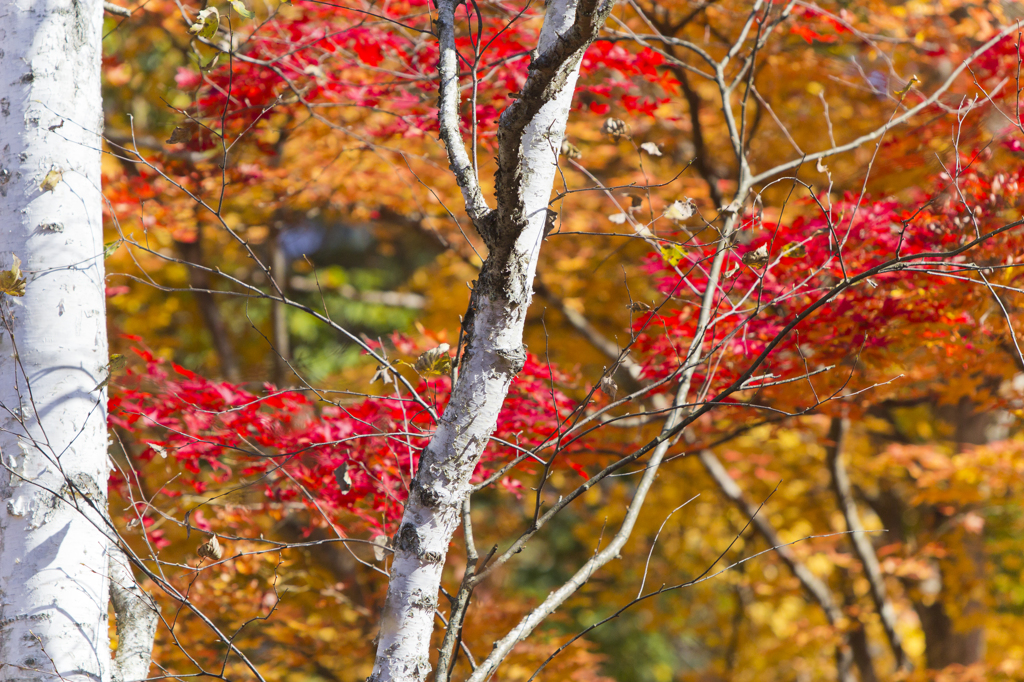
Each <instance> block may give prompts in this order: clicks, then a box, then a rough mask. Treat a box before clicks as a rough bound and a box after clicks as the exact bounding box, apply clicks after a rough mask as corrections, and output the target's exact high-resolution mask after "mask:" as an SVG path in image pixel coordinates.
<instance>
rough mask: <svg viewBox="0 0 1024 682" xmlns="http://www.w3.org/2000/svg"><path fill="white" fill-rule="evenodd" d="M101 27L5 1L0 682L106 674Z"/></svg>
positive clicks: (92, 12)
mask: <svg viewBox="0 0 1024 682" xmlns="http://www.w3.org/2000/svg"><path fill="white" fill-rule="evenodd" d="M102 22H103V3H102V2H101V1H99V0H0V269H5V270H6V269H9V268H10V265H11V263H12V257H13V256H18V257H19V258H20V259H21V261H22V270H23V271H24V272H25V276H26V278H27V280H28V282H27V291H26V294H25V296H24V297H20V298H16V297H11V296H7V295H0V310H2V315H3V320H2V324H3V334H2V337H0V457H2V467H0V681H2V682H13V681H15V680H33V681H36V680H45V679H53V680H56V679H61V680H66V681H68V682H86V681H87V680H88V681H90V682H96V681H102V682H106V680H108V679H109V678H110V663H109V661H110V652H109V643H108V637H107V593H108V589H107V548H108V544H109V543H108V540H107V537H106V535H105V534H104V532H103V531H102V530H101V528H102V527H103V523H104V522H103V512H104V510H105V507H106V492H105V491H106V485H107V471H108V464H107V435H106V395H105V390H103V389H99V390H97V388H96V387H97V385H98V384H100V383H101V382H102V381H103V380H104V379H105V378H106V372H105V371H104V370H103V368H104V366H105V365H106V364H107V362H108V359H107V334H106V324H105V311H104V295H103V293H104V292H103V232H102V227H103V216H102V203H101V196H100V152H99V148H100V138H99V133H100V132H101V131H102V125H103V124H102V109H101V106H100V42H101V31H102ZM50 171H56V172H59V173H60V174H61V176H60V178H59V182H57V183H56V186H55V187H53V190H52V191H43V190H42V189H41V188H40V182H41V181H43V179H44V178H45V177H46V176H47V174H48V173H49V172H50ZM53 179H55V178H54V176H52V175H51V181H52V180H53Z"/></svg>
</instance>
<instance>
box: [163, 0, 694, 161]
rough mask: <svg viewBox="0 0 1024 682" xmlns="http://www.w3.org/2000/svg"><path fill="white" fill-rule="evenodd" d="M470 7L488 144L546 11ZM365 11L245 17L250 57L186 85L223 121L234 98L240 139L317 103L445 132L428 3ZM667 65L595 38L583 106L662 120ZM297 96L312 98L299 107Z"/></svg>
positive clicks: (466, 47) (460, 42)
mask: <svg viewBox="0 0 1024 682" xmlns="http://www.w3.org/2000/svg"><path fill="white" fill-rule="evenodd" d="M460 7H461V9H460V11H459V12H458V16H457V23H458V24H459V26H460V27H465V26H471V27H472V29H473V30H472V32H470V33H466V32H465V31H461V32H460V34H459V35H458V37H457V38H456V47H457V48H458V50H459V53H460V55H461V57H462V59H461V60H460V63H459V67H460V69H461V70H462V71H463V72H464V73H465V74H468V73H469V71H470V70H471V69H472V68H473V67H474V62H475V68H476V72H477V74H478V80H477V83H476V88H475V95H474V97H475V109H471V108H470V107H466V108H464V125H465V128H466V130H467V131H468V130H469V129H470V128H471V127H472V123H473V121H472V117H473V113H475V117H476V124H477V130H478V134H479V135H480V136H481V137H482V138H483V139H485V140H486V139H487V138H490V137H492V136H493V135H495V134H496V126H497V119H498V116H499V115H500V113H501V111H502V110H503V109H504V108H505V107H506V106H507V105H508V104H509V103H510V102H511V99H510V96H512V95H514V94H515V93H517V92H518V91H519V90H520V89H521V88H522V86H523V84H524V83H525V81H526V77H527V71H528V67H529V62H530V56H529V49H530V48H529V46H532V45H533V44H534V43H535V42H536V22H535V21H531V20H532V19H536V12H533V11H526V12H525V13H523V12H520V11H519V10H517V9H514V8H511V7H504V6H495V7H491V8H484V10H483V12H482V13H481V15H480V17H479V23H478V21H477V17H476V16H468V14H469V13H471V12H472V11H473V10H472V9H471V7H470V5H469V4H468V3H467V4H463V5H461V6H460ZM364 9H365V10H366V11H360V10H358V9H339V8H337V7H336V6H333V5H332V6H324V5H321V4H317V3H312V2H301V1H300V2H297V3H295V6H294V7H293V8H290V10H289V11H288V12H284V13H279V14H275V15H274V16H272V17H271V18H269V19H268V20H266V21H264V22H262V23H258V24H254V25H253V27H252V28H249V27H248V26H247V25H246V23H245V22H239V21H237V18H236V21H235V23H234V25H233V27H232V30H233V31H234V32H235V34H236V35H237V34H242V36H241V39H240V40H239V41H238V42H239V50H240V53H241V57H240V58H237V59H233V60H220V61H219V62H218V63H217V64H216V65H214V66H212V67H210V68H208V69H206V70H205V71H204V72H202V73H201V72H200V71H198V70H197V69H196V68H195V67H182V68H180V69H179V70H178V74H177V76H176V78H175V81H176V84H177V87H178V88H179V89H181V90H184V91H187V92H192V93H193V96H194V98H195V101H196V104H197V106H198V108H199V111H200V112H201V113H200V118H202V116H204V115H209V116H211V117H212V118H213V119H216V120H218V121H219V119H220V117H221V115H222V113H223V111H224V109H225V102H226V101H227V98H228V97H229V95H230V101H231V103H230V104H229V105H228V106H227V114H228V119H229V120H230V121H231V123H232V125H233V128H234V129H235V130H236V132H240V131H242V130H245V129H246V128H248V126H250V125H251V124H252V122H253V121H255V120H256V119H258V118H259V117H261V116H263V115H264V114H265V113H266V111H267V110H268V109H269V108H270V107H274V108H275V109H276V110H278V111H280V110H281V107H282V106H284V103H285V102H291V105H290V106H293V107H298V108H300V109H301V108H302V107H303V106H304V104H305V103H309V102H316V103H317V104H318V106H323V105H326V104H334V105H337V106H339V107H360V108H366V109H369V110H372V111H374V112H377V113H378V114H381V115H380V116H379V117H378V119H377V120H375V122H374V123H373V124H372V125H371V128H370V130H369V134H370V135H372V136H374V137H389V136H404V137H417V136H421V135H423V134H424V133H425V132H434V131H435V130H436V127H437V122H436V115H437V113H436V112H437V110H436V97H437V92H436V88H437V84H436V75H437V60H438V48H437V41H436V40H435V39H434V38H433V36H432V35H431V34H432V32H433V31H434V27H433V26H432V24H431V21H432V17H431V11H430V10H431V9H432V8H431V7H430V4H429V2H428V1H427V0H403V1H401V2H395V3H388V4H386V5H385V6H383V7H377V6H375V5H372V6H371V5H368V6H367V7H366V8H364ZM463 11H464V12H466V13H467V16H463ZM380 19H384V21H381V20H380ZM396 25H397V26H401V28H396ZM662 63H663V58H662V57H661V56H660V55H658V54H657V53H655V52H653V51H652V50H650V49H647V48H643V49H640V50H639V51H637V52H632V51H630V50H629V49H626V48H625V47H624V46H623V45H622V44H619V43H609V42H598V43H596V44H595V45H594V46H592V47H591V49H590V50H589V51H588V53H587V55H586V57H585V58H584V61H583V63H582V65H581V76H582V82H583V85H582V89H583V90H584V91H587V92H589V93H590V94H591V96H590V97H589V98H587V101H586V102H585V103H583V104H578V105H577V106H589V108H590V109H592V110H593V111H595V112H596V113H598V114H604V113H606V112H607V111H609V109H610V108H611V106H612V103H615V102H621V104H622V105H623V107H624V108H625V110H626V111H628V112H630V113H643V114H647V115H653V113H654V110H655V108H656V107H657V106H658V105H659V104H660V103H663V102H665V101H667V100H666V99H665V98H664V97H661V95H663V94H664V93H665V92H670V93H672V92H678V83H677V82H676V81H675V79H674V78H673V77H672V76H671V75H670V74H668V72H666V71H664V70H659V69H658V68H657V67H658V66H660V65H661V64H662ZM467 80H468V75H467ZM296 93H300V94H301V101H295V99H296V98H295V94H296ZM212 144H214V141H213V140H212V138H210V136H204V135H197V136H195V137H194V139H193V140H192V141H191V142H190V143H189V145H190V147H191V148H193V149H197V150H198V149H202V148H204V145H205V146H206V147H208V146H210V145H212Z"/></svg>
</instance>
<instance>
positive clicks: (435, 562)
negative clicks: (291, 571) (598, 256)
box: [370, 0, 608, 682]
mask: <svg viewBox="0 0 1024 682" xmlns="http://www.w3.org/2000/svg"><path fill="white" fill-rule="evenodd" d="M577 4H578V2H577V0H552V1H551V2H550V3H549V5H548V10H547V15H546V17H545V21H544V26H543V28H542V30H541V36H540V40H539V45H538V47H539V53H540V57H539V58H538V59H536V60H535V62H534V64H533V65H531V77H530V78H531V80H528V82H527V85H526V86H524V96H523V98H521V99H520V100H518V101H517V102H516V103H515V104H514V105H512V106H511V107H510V108H509V110H508V111H506V112H505V114H504V115H503V116H502V120H501V125H500V130H499V147H500V151H499V173H498V177H497V181H498V207H497V209H496V210H495V211H494V212H493V214H491V213H489V212H488V211H487V209H486V208H485V206H486V205H485V204H483V205H482V199H481V198H480V196H479V186H478V183H476V181H475V178H472V177H471V176H469V174H470V173H471V172H472V169H471V167H470V166H469V164H468V159H467V158H466V155H465V149H464V147H462V146H461V145H462V141H461V137H460V136H459V135H458V122H457V118H456V119H455V120H452V119H453V117H455V116H457V100H455V99H453V94H452V91H453V90H454V89H455V88H456V87H457V82H456V79H455V78H454V69H455V65H456V62H455V59H454V53H453V52H450V51H449V50H451V49H452V48H453V46H454V41H453V40H452V36H453V15H454V2H452V0H447V1H445V0H442V2H440V3H439V8H438V24H439V34H440V42H441V47H442V53H441V64H440V71H441V82H442V92H441V107H440V109H441V114H440V116H441V127H442V135H443V137H444V139H445V142H446V145H447V146H448V150H449V156H450V158H451V159H452V167H453V170H454V171H455V172H456V174H457V175H458V176H459V182H460V186H461V187H462V189H463V193H464V195H465V196H466V203H467V209H468V210H469V212H470V215H471V217H473V219H474V224H476V225H477V228H478V229H479V230H480V231H481V235H482V236H483V237H484V240H485V243H487V246H488V248H489V249H490V254H489V256H488V259H487V261H486V262H485V264H484V267H483V269H482V272H481V277H480V280H479V281H478V282H477V286H476V289H475V291H474V294H473V300H472V303H471V310H470V313H471V315H470V317H468V318H467V332H468V334H469V338H470V341H469V343H468V345H467V350H466V353H465V355H464V357H463V360H462V364H461V367H460V368H459V369H460V372H459V379H458V381H457V382H456V384H455V386H454V387H453V390H452V397H451V401H450V402H449V403H448V407H447V409H446V410H445V413H444V415H443V416H442V418H441V419H440V420H439V423H438V427H437V431H436V433H435V435H434V437H433V438H432V439H431V442H430V444H429V445H428V446H427V448H426V449H425V450H424V451H423V455H422V458H421V460H420V465H419V470H418V472H417V475H416V480H415V481H414V483H413V486H412V489H411V491H410V495H409V501H408V503H407V504H406V509H405V513H404V515H403V517H402V524H401V526H400V528H399V531H398V533H397V535H396V537H395V543H394V544H395V555H394V563H393V565H392V570H391V582H390V585H389V589H388V596H387V600H386V602H385V606H384V613H383V616H382V619H381V630H380V639H379V644H378V649H377V660H376V663H375V665H374V670H373V675H372V676H371V678H370V679H371V680H373V682H389V681H391V680H408V681H410V682H421V680H423V679H425V678H426V676H427V674H428V673H429V672H430V636H431V632H432V630H433V621H434V609H435V608H436V606H437V594H438V590H439V588H440V581H441V571H442V569H443V567H444V559H445V556H446V554H447V551H448V544H449V542H450V541H451V538H452V535H453V534H454V532H455V529H456V528H457V527H458V524H459V521H460V509H461V505H462V501H463V499H464V498H465V496H466V495H467V494H468V493H469V490H470V485H469V479H470V476H471V475H472V473H473V470H474V468H475V467H476V464H477V462H478V461H479V458H480V454H481V453H482V452H483V448H484V446H485V445H486V444H487V441H488V437H489V436H490V435H491V433H492V432H493V431H494V428H495V426H496V424H497V418H498V412H499V410H500V409H501V406H502V403H503V402H504V400H505V397H506V395H507V393H508V389H509V385H510V384H511V382H512V380H513V379H514V378H515V375H516V374H517V373H518V372H519V370H520V369H521V368H522V364H523V362H524V361H525V358H526V355H525V350H524V349H523V345H522V339H523V326H524V324H525V322H526V311H527V308H528V307H529V305H530V299H531V296H532V288H533V279H534V274H535V272H536V268H537V257H538V254H539V250H540V243H541V240H542V239H543V235H544V225H545V222H546V219H547V204H548V199H549V198H550V196H551V189H552V186H553V183H554V179H555V173H556V171H557V160H558V157H557V154H558V150H559V148H560V147H561V142H562V136H563V134H564V131H565V124H566V121H567V119H568V116H569V106H570V103H571V101H572V94H573V90H574V89H575V86H576V79H577V76H578V74H579V60H580V58H581V57H582V54H583V52H584V51H585V50H586V47H587V46H589V44H590V42H591V41H592V37H591V36H592V35H593V34H595V33H596V31H595V30H593V28H592V26H591V25H587V26H586V27H585V28H584V30H583V31H582V32H580V31H579V28H578V27H574V22H575V20H576V9H577ZM590 4H591V5H594V4H596V3H590ZM593 9H594V8H593V7H592V6H591V7H589V9H588V13H587V14H586V16H585V17H584V21H586V22H589V21H591V18H592V17H593V18H594V20H595V21H597V20H599V21H600V22H601V23H603V15H601V14H600V13H597V14H596V15H595V13H594V12H593ZM607 11H608V9H607V8H606V9H605V10H604V14H607ZM569 29H572V30H574V31H577V33H576V34H574V38H575V39H574V40H573V41H572V42H567V41H560V40H559V37H560V36H561V35H563V34H565V33H567V31H568V30H569ZM580 36H583V37H582V38H581V37H580ZM545 60H546V61H545ZM538 62H541V65H540V66H537V68H536V69H535V68H534V66H536V65H537V64H538ZM531 85H532V86H533V87H534V91H533V92H534V93H535V94H533V95H532V96H531V94H530V92H529V91H530V88H531Z"/></svg>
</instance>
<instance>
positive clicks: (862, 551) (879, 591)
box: [826, 417, 913, 670]
mask: <svg viewBox="0 0 1024 682" xmlns="http://www.w3.org/2000/svg"><path fill="white" fill-rule="evenodd" d="M849 431H850V423H849V420H848V419H845V418H841V417H835V418H833V419H832V424H831V426H830V427H829V434H828V438H829V440H830V441H831V442H832V444H831V445H830V446H829V447H828V449H827V455H826V457H827V460H828V468H829V471H830V472H831V474H832V488H833V490H834V491H835V493H836V499H837V500H838V502H839V508H840V509H841V510H842V512H843V518H845V519H846V529H847V530H848V531H850V542H851V543H852V544H853V549H854V551H855V552H856V553H857V557H858V558H859V559H860V562H861V564H862V565H863V566H864V575H865V576H866V577H867V579H868V583H869V584H870V585H871V599H872V600H873V601H874V602H875V609H876V610H877V611H878V615H879V618H880V619H881V621H882V628H883V629H884V630H885V636H886V638H887V639H888V640H889V646H890V647H891V648H892V653H893V656H895V658H896V668H897V669H907V670H910V669H911V668H913V664H912V663H911V661H910V659H909V658H908V657H907V654H906V652H905V651H904V650H903V643H902V641H901V638H900V634H899V632H898V631H897V630H896V609H894V608H893V605H892V602H891V601H890V600H889V595H888V594H887V593H886V589H885V578H884V576H883V575H882V569H881V567H880V566H879V564H878V557H877V556H876V555H875V548H874V547H873V546H872V545H871V540H870V539H869V538H868V536H867V534H866V533H865V532H864V524H863V523H861V520H860V514H859V513H858V512H857V504H856V502H854V500H853V493H852V492H851V488H850V477H849V476H848V475H847V473H846V465H845V464H844V463H843V448H844V447H845V445H846V439H847V436H848V434H849Z"/></svg>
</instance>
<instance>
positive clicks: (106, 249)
mask: <svg viewBox="0 0 1024 682" xmlns="http://www.w3.org/2000/svg"><path fill="white" fill-rule="evenodd" d="M119 246H121V240H120V239H115V240H114V241H112V242H108V243H106V244H104V245H103V257H104V258H110V257H111V256H113V255H114V252H115V251H117V247H119Z"/></svg>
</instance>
